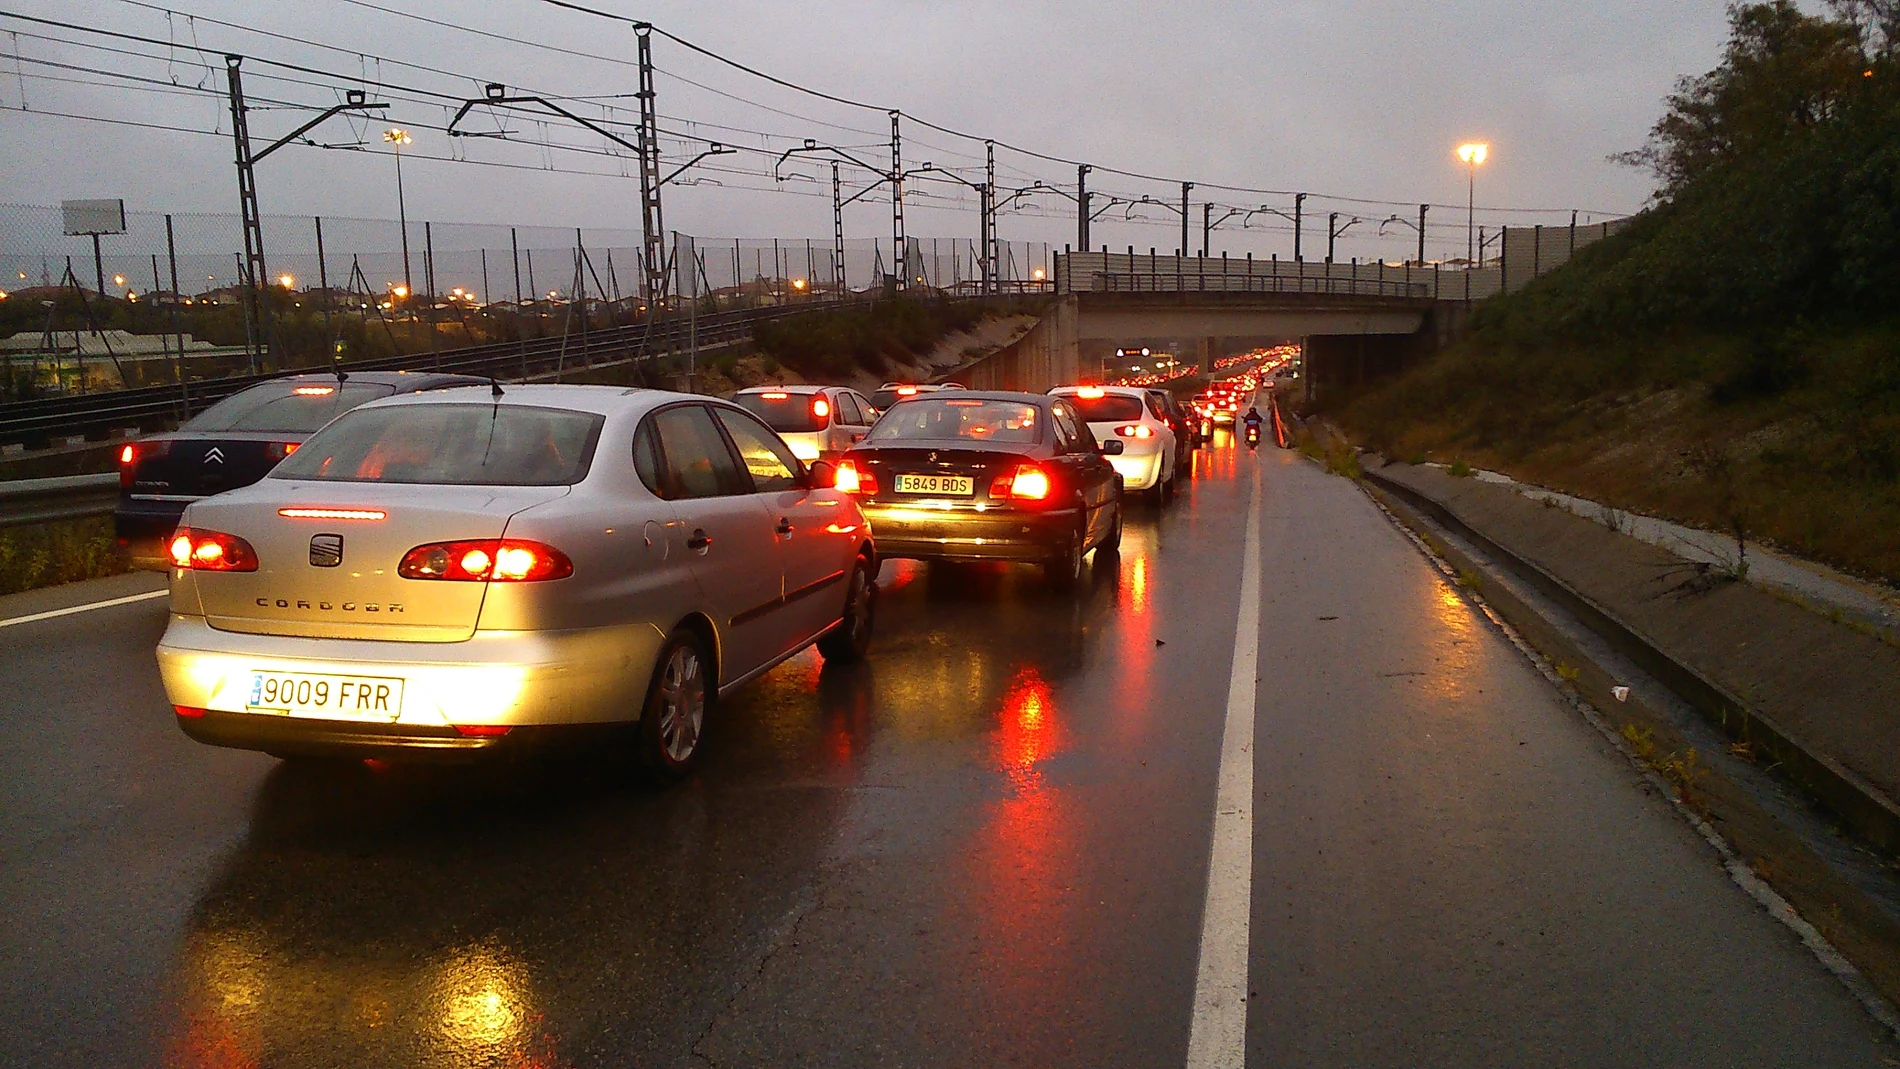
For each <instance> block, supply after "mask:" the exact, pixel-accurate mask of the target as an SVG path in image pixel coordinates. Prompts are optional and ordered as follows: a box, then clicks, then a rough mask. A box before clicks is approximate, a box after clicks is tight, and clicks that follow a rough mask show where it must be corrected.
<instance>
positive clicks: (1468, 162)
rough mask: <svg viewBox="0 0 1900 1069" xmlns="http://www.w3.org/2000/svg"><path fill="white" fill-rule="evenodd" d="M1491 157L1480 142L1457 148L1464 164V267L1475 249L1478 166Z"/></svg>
mask: <svg viewBox="0 0 1900 1069" xmlns="http://www.w3.org/2000/svg"><path fill="white" fill-rule="evenodd" d="M1490 155H1491V146H1490V145H1487V144H1485V143H1483V142H1481V141H1473V142H1470V143H1468V144H1464V145H1459V146H1458V158H1459V159H1461V160H1463V161H1464V164H1465V265H1466V266H1467V267H1469V266H1470V265H1471V257H1472V254H1473V253H1474V252H1475V251H1476V249H1477V244H1476V234H1477V232H1478V231H1477V218H1478V165H1479V164H1481V163H1483V162H1484V161H1485V158H1486V157H1488V156H1490Z"/></svg>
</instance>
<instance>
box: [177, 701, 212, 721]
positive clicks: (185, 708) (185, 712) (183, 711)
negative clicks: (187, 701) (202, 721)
mask: <svg viewBox="0 0 1900 1069" xmlns="http://www.w3.org/2000/svg"><path fill="white" fill-rule="evenodd" d="M207 711H208V710H205V709H200V708H198V707H197V706H195V705H174V706H172V712H174V713H177V714H178V715H179V716H182V717H184V718H186V719H188V720H197V719H198V718H200V717H202V716H204V715H205V713H206V712H207Z"/></svg>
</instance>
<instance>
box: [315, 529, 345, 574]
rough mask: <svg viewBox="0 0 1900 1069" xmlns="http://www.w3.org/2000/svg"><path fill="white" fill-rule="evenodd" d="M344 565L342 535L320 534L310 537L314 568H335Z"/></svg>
mask: <svg viewBox="0 0 1900 1069" xmlns="http://www.w3.org/2000/svg"><path fill="white" fill-rule="evenodd" d="M342 563H343V536H342V535H340V534H320V535H311V536H310V566H311V567H312V568H334V567H336V566H337V565H339V564H342Z"/></svg>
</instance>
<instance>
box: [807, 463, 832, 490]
mask: <svg viewBox="0 0 1900 1069" xmlns="http://www.w3.org/2000/svg"><path fill="white" fill-rule="evenodd" d="M805 485H806V487H807V488H808V489H813V490H829V489H831V488H832V487H834V486H836V485H838V466H837V465H836V464H833V463H832V462H831V461H829V460H814V461H812V462H811V467H809V468H806V469H805Z"/></svg>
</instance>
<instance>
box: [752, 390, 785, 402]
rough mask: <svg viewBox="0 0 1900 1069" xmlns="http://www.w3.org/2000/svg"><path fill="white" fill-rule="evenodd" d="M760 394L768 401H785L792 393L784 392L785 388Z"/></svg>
mask: <svg viewBox="0 0 1900 1069" xmlns="http://www.w3.org/2000/svg"><path fill="white" fill-rule="evenodd" d="M759 396H760V397H763V398H765V399H766V400H767V401H783V400H785V399H786V398H787V397H790V396H791V394H788V393H786V392H784V391H783V390H767V391H765V392H764V393H762V394H760V395H759Z"/></svg>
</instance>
